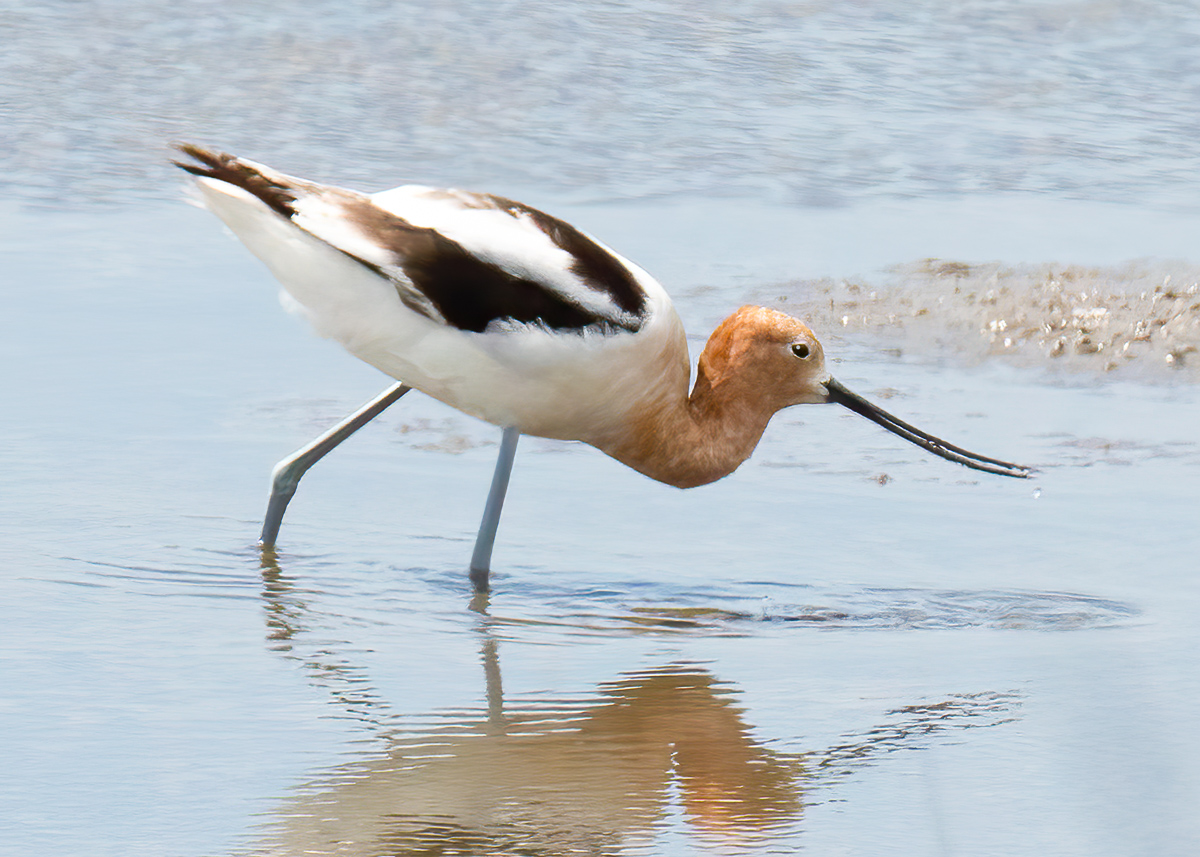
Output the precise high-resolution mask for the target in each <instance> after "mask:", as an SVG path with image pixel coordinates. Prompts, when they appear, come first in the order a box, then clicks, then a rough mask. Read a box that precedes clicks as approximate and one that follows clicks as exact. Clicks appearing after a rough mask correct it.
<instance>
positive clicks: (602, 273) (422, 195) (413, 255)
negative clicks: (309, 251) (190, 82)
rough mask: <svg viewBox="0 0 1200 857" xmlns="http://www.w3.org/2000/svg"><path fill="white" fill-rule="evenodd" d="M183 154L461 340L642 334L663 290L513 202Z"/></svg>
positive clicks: (204, 152) (193, 166)
mask: <svg viewBox="0 0 1200 857" xmlns="http://www.w3.org/2000/svg"><path fill="white" fill-rule="evenodd" d="M179 149H180V150H181V151H182V152H184V153H185V154H187V155H189V156H190V157H192V158H193V159H194V160H195V163H179V162H176V163H177V164H178V166H180V167H182V168H183V169H185V170H187V171H188V172H189V173H192V174H193V175H196V176H201V177H205V178H209V179H215V180H217V181H222V182H227V183H228V184H230V185H233V186H235V187H238V188H241V189H242V190H245V191H247V192H248V193H251V194H253V195H254V196H255V197H257V198H258V199H259V200H261V201H262V202H263V203H265V204H266V205H267V206H268V207H269V208H270V209H271V210H272V211H274V212H275V213H276V214H278V215H279V216H280V217H282V218H285V219H287V220H289V221H290V222H291V223H292V224H294V225H295V226H296V227H297V228H299V229H302V230H304V231H305V232H307V233H309V234H310V235H312V236H314V237H315V238H317V239H319V240H321V241H323V242H325V243H327V244H329V245H330V246H332V247H334V248H335V249H337V250H338V251H340V252H341V253H344V254H345V255H346V256H349V257H350V258H352V259H354V260H355V261H357V262H359V263H361V264H362V265H364V266H366V267H367V268H369V269H371V270H372V271H374V272H376V273H377V274H379V275H380V276H381V277H384V278H386V279H387V280H388V281H390V282H391V283H392V284H393V285H394V286H395V288H396V291H397V293H398V295H399V297H400V300H401V301H403V302H404V304H405V305H406V306H408V307H409V308H410V309H412V310H413V311H415V312H418V313H420V314H421V315H423V316H425V317H427V318H429V319H432V320H434V321H438V322H441V323H443V324H446V325H449V326H452V327H455V328H458V329H460V330H465V331H472V332H477V333H482V332H484V331H485V330H488V329H493V330H494V329H497V328H503V327H504V326H505V325H525V324H529V325H538V326H542V327H545V328H548V329H550V330H554V331H561V332H579V333H582V332H585V331H589V330H591V331H604V332H618V331H628V332H636V331H638V330H639V329H641V327H642V326H643V325H644V324H645V323H646V321H647V320H648V318H649V315H650V313H651V311H652V303H653V302H652V301H651V296H650V294H649V293H648V292H649V291H658V292H661V287H659V286H658V285H657V283H655V282H654V281H653V280H651V279H650V278H649V277H648V276H647V275H646V274H645V273H644V272H642V271H641V270H640V269H638V268H636V266H633V265H632V264H630V263H629V262H627V261H626V260H624V259H623V258H621V257H620V256H618V255H616V254H615V253H613V252H612V251H611V250H608V249H607V248H605V247H603V246H602V245H600V244H599V243H597V242H596V241H594V240H593V239H591V238H589V237H588V236H587V235H585V234H584V233H582V232H580V231H579V230H578V229H576V228H575V227H573V226H571V225H570V224H568V223H565V222H563V221H561V220H558V219H557V218H554V217H551V216H550V215H548V214H545V213H544V212H541V211H539V210H537V209H535V208H531V207H529V206H527V205H523V204H522V203H519V202H514V201H512V200H509V199H504V198H503V197H496V196H489V195H485V194H474V193H465V192H462V191H452V190H437V189H433V188H427V187H420V186H405V187H399V188H395V189H394V190H390V191H384V192H382V193H377V194H373V195H367V194H361V193H357V192H355V191H350V190H345V189H343V188H337V187H332V186H328V185H320V184H315V183H312V182H308V181H304V180H303V179H297V178H294V177H292V176H287V175H284V174H282V173H278V172H276V171H274V170H272V169H270V168H268V167H264V166H262V165H261V164H256V163H254V162H253V161H247V160H244V159H241V158H236V157H233V156H232V155H227V154H224V153H222V152H217V151H213V150H209V149H204V148H201V147H199V146H193V145H180V146H179ZM664 297H665V295H664Z"/></svg>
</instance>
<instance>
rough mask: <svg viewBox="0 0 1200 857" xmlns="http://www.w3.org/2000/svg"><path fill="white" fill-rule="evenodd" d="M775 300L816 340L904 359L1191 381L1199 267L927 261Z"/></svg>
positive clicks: (819, 284) (810, 284) (808, 286)
mask: <svg viewBox="0 0 1200 857" xmlns="http://www.w3.org/2000/svg"><path fill="white" fill-rule="evenodd" d="M785 300H786V304H787V307H788V309H789V311H790V312H793V313H795V314H797V315H801V316H803V317H805V318H807V319H809V321H810V324H811V325H812V327H813V328H814V329H816V330H817V331H818V333H820V332H822V331H827V332H830V333H832V332H834V331H839V330H840V331H845V332H846V333H852V332H868V331H869V332H873V333H878V334H879V335H881V336H883V337H884V339H885V341H887V342H888V343H890V344H892V345H894V346H895V347H898V348H903V349H904V350H906V351H922V352H934V353H935V354H944V355H950V354H952V355H955V356H958V357H961V358H966V359H968V360H978V359H982V358H984V357H989V356H999V357H1002V358H1003V359H1006V360H1009V361H1011V362H1013V363H1015V364H1018V365H1022V366H1034V365H1038V364H1042V365H1053V366H1056V367H1061V368H1063V369H1065V370H1067V371H1070V372H1103V373H1120V375H1123V376H1128V377H1131V378H1142V379H1146V380H1186V381H1191V382H1195V381H1200V267H1197V266H1194V265H1187V264H1184V263H1167V262H1134V263H1129V264H1127V265H1123V266H1120V267H1113V268H1085V267H1077V266H1068V267H1063V266H1059V265H1049V264H1043V265H1024V266H1010V265H1003V264H999V263H991V264H983V265H968V264H966V263H962V262H952V261H945V260H941V259H926V260H924V261H922V262H917V263H912V264H908V265H903V266H898V267H895V268H892V269H891V270H890V272H889V273H888V274H887V275H885V276H884V277H881V278H880V279H879V280H878V281H877V282H871V281H863V280H832V279H826V280H817V281H802V282H798V283H796V284H795V286H794V288H793V289H792V291H791V294H790V295H786V296H785Z"/></svg>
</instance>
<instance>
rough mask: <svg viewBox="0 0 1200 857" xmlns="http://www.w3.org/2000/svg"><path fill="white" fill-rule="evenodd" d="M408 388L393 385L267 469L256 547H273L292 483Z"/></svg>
mask: <svg viewBox="0 0 1200 857" xmlns="http://www.w3.org/2000/svg"><path fill="white" fill-rule="evenodd" d="M411 389H412V388H411V387H409V386H408V385H407V384H405V383H403V382H397V383H395V384H393V385H392V386H390V387H388V388H387V389H386V390H384V391H383V392H382V393H380V394H379V395H378V396H376V397H375V398H374V399H372V400H371V401H369V402H367V403H366V404H365V405H363V406H362V407H361V408H359V409H358V410H357V411H355V412H354V413H352V414H351V415H350V416H348V417H346V418H345V419H344V420H342V421H341V422H340V423H338V424H337V425H335V426H334V427H333V428H331V429H330V430H329V431H327V432H325V434H323V435H321V436H320V437H318V438H317V439H316V440H314V441H313V442H312V443H310V444H308V445H307V446H304V447H301V448H300V449H298V450H296V451H295V452H293V453H292V454H291V455H289V456H288V457H287V458H285V459H284V460H283V461H281V462H279V463H278V464H276V465H275V469H274V470H272V471H271V499H270V500H269V501H268V502H267V516H266V517H265V518H264V519H263V528H262V536H261V537H260V538H259V540H258V543H259V546H260V547H262V548H263V549H264V550H271V549H273V548H274V547H275V538H276V537H277V536H278V535H279V525H280V524H281V523H282V522H283V513H284V512H285V511H287V505H288V503H289V502H290V501H291V499H292V495H293V494H295V493H296V486H297V485H299V484H300V478H301V477H302V476H304V474H305V472H306V471H307V470H308V468H310V467H312V466H313V465H314V464H316V463H317V462H318V461H320V460H321V459H322V458H324V457H325V456H326V454H328V453H329V452H331V451H332V450H333V448H334V447H335V446H337V445H338V444H339V443H341V442H342V441H344V440H345V439H346V438H348V437H350V435H352V434H354V433H355V432H356V431H358V430H359V429H360V428H362V427H363V426H365V425H366V424H367V423H369V422H370V421H371V420H373V419H375V417H377V416H379V415H380V414H382V413H383V412H384V411H385V410H387V408H388V406H389V405H391V404H392V403H393V402H395V401H396V400H397V399H399V398H400V397H401V396H403V395H404V394H405V393H407V392H408V391H409V390H411Z"/></svg>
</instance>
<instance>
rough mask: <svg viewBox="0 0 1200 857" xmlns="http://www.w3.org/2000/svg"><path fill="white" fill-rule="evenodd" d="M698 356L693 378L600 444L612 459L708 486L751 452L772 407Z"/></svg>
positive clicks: (680, 482)
mask: <svg viewBox="0 0 1200 857" xmlns="http://www.w3.org/2000/svg"><path fill="white" fill-rule="evenodd" d="M742 386H743V385H742V384H741V383H739V379H737V378H736V377H732V378H730V377H725V378H722V377H721V376H720V375H719V374H717V373H712V372H710V371H708V370H707V368H706V365H705V361H704V360H703V359H702V360H701V361H700V366H699V368H698V370H697V374H696V383H695V385H694V386H693V387H692V392H691V395H690V396H689V395H687V387H686V380H685V381H684V382H683V385H682V386H681V387H680V388H678V389H677V391H676V392H675V395H672V396H670V397H669V398H668V399H666V400H665V401H660V402H659V403H658V405H657V406H656V407H654V408H650V409H647V410H646V411H645V412H644V413H643V414H642V415H641V416H640V417H638V418H637V419H636V421H635V423H636V429H637V430H636V431H634V432H632V433H631V434H630V435H627V436H626V438H625V439H623V440H622V441H620V442H618V443H614V444H606V445H605V446H603V447H601V448H602V449H603V450H604V452H606V453H608V454H609V455H611V456H612V457H613V458H615V459H617V460H618V461H620V462H622V463H623V464H627V465H628V466H630V467H632V468H633V469H634V470H637V471H638V472H640V473H643V474H645V475H646V476H649V477H650V478H651V479H655V480H657V481H659V482H665V483H666V484H668V485H674V486H675V487H676V488H694V487H696V486H698V485H707V484H708V483H709V482H715V481H716V480H718V479H720V478H722V477H723V476H728V475H729V474H730V473H732V472H733V471H734V470H736V469H737V468H738V465H740V464H741V463H742V462H743V461H745V460H746V459H747V458H749V457H750V454H751V453H752V452H754V448H755V447H756V446H757V445H758V441H759V438H761V437H762V434H763V432H764V431H765V430H766V428H767V423H768V422H769V421H770V419H771V415H772V414H773V413H774V410H773V409H771V408H769V407H766V406H765V403H763V401H762V399H761V398H760V397H756V396H753V395H750V394H749V391H747V390H744V389H742Z"/></svg>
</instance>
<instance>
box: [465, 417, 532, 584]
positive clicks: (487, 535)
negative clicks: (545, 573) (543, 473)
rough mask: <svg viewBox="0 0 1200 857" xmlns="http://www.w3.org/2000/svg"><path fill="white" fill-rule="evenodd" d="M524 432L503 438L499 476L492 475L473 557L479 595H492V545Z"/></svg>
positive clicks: (473, 576)
mask: <svg viewBox="0 0 1200 857" xmlns="http://www.w3.org/2000/svg"><path fill="white" fill-rule="evenodd" d="M520 438H521V432H520V431H519V430H518V429H515V428H506V429H505V430H504V434H503V436H501V438H500V454H499V455H498V456H497V457H496V472H495V473H494V474H492V488H491V490H490V491H489V492H488V498H487V503H486V504H485V505H484V507H483V521H482V522H481V523H480V524H479V535H477V536H476V537H475V552H474V553H473V554H471V583H473V584H474V585H475V591H476V592H487V591H488V573H489V571H490V569H491V564H492V545H493V544H494V543H495V541H496V528H497V527H498V526H499V525H500V510H501V509H503V508H504V495H505V493H507V491H508V477H509V474H511V473H512V466H513V458H514V457H515V456H516V454H517V441H518V440H519V439H520Z"/></svg>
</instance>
